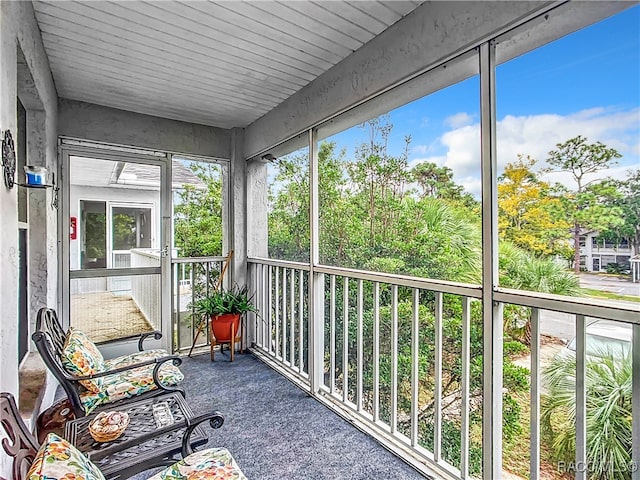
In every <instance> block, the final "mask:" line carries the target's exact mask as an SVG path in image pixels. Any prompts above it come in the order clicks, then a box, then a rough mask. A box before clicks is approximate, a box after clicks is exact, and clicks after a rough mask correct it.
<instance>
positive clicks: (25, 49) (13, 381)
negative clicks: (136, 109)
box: [0, 1, 58, 478]
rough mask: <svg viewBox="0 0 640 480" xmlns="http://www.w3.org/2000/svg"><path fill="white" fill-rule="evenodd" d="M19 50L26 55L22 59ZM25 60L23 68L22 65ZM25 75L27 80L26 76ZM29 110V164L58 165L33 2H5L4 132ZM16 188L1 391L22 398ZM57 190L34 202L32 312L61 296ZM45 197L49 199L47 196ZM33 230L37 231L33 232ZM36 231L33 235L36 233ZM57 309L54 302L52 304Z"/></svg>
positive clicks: (3, 240) (0, 338)
mask: <svg viewBox="0 0 640 480" xmlns="http://www.w3.org/2000/svg"><path fill="white" fill-rule="evenodd" d="M18 46H19V47H20V50H21V52H22V54H21V55H20V58H19V56H18ZM18 62H20V65H18ZM25 75H26V77H25ZM19 90H20V94H21V101H22V103H23V104H24V106H25V108H26V109H27V137H28V139H27V162H28V163H34V164H36V165H46V166H47V167H49V168H50V169H51V170H54V171H55V167H56V165H57V155H56V152H57V147H56V141H57V140H56V139H57V117H58V112H57V94H56V89H55V85H54V83H53V78H52V76H51V70H50V68H49V61H48V59H47V56H46V53H45V51H44V47H43V45H42V38H41V36H40V30H39V28H38V25H37V23H36V19H35V16H34V13H33V7H32V5H31V2H7V1H2V2H0V131H2V132H4V131H5V130H7V129H8V130H10V131H11V133H12V135H13V138H14V139H16V138H17V130H16V129H17V118H16V117H17V115H16V108H17V105H16V96H17V95H18V93H19ZM17 191H18V189H17V187H14V188H13V189H11V190H9V189H7V188H6V187H5V185H4V181H2V180H0V391H3V392H10V393H12V394H13V395H14V396H16V397H17V396H18V347H17V344H18V341H17V339H18V282H17V277H18V224H17V221H18V218H17ZM51 195H52V192H51V191H50V189H47V191H46V192H40V197H37V196H35V194H31V193H30V194H29V196H30V197H31V196H35V198H32V199H31V205H32V208H30V211H29V214H30V215H31V218H30V229H29V230H30V234H33V235H34V236H37V237H38V238H39V242H37V244H36V243H35V242H32V241H31V240H30V245H31V252H30V264H29V268H30V269H31V270H32V271H33V268H34V263H35V264H36V265H38V266H39V267H38V268H42V270H41V272H40V274H38V275H36V274H33V275H32V276H31V277H30V284H31V286H30V294H32V295H33V296H31V297H30V299H29V304H30V306H31V308H32V320H33V309H34V308H37V307H38V306H39V305H40V304H42V303H46V302H53V301H55V299H56V298H57V290H56V289H57V273H56V272H57V255H56V245H57V244H56V232H57V216H56V211H55V209H52V208H49V207H47V206H45V205H43V203H48V200H50V198H51V197H50V196H51ZM43 197H44V198H43ZM32 227H33V228H32ZM31 230H33V232H31ZM50 305H52V306H55V303H50ZM0 475H1V476H3V477H5V478H11V474H10V470H9V459H8V457H7V456H6V455H4V452H3V453H2V454H1V455H0Z"/></svg>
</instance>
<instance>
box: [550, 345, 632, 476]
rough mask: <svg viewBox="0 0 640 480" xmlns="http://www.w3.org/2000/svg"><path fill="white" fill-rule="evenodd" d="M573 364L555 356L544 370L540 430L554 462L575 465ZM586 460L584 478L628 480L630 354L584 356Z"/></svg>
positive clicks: (570, 358)
mask: <svg viewBox="0 0 640 480" xmlns="http://www.w3.org/2000/svg"><path fill="white" fill-rule="evenodd" d="M575 372H576V359H575V356H574V355H558V356H556V357H555V358H554V359H553V360H552V361H551V363H550V364H549V366H548V367H547V368H545V370H544V371H543V381H544V385H545V386H546V388H547V393H546V394H545V395H543V396H542V405H541V417H540V422H541V427H542V429H543V434H544V435H545V437H546V440H547V443H548V444H549V445H550V447H551V451H552V453H553V455H554V456H555V458H556V459H557V460H559V461H564V462H567V463H569V462H573V461H574V460H575V448H576V446H575V434H576V408H575V407H576V404H575V401H576V400H575V398H576V397H575V395H576V373H575ZM585 382H586V390H587V418H586V421H587V459H588V464H589V478H594V479H602V480H613V479H616V480H617V479H620V480H628V479H630V478H631V470H630V469H629V468H628V467H629V465H630V462H631V439H632V432H631V408H632V402H631V395H632V385H631V384H632V364H631V353H630V352H629V354H628V355H627V356H625V357H624V358H623V359H620V358H616V357H615V356H614V355H612V354H611V352H602V354H601V355H600V354H599V355H598V356H597V357H587V362H586V378H585Z"/></svg>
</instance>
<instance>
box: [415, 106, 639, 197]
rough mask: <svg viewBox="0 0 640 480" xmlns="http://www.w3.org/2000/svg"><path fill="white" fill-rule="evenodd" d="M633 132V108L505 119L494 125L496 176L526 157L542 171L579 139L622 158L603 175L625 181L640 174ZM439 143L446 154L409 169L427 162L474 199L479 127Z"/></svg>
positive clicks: (563, 178)
mask: <svg viewBox="0 0 640 480" xmlns="http://www.w3.org/2000/svg"><path fill="white" fill-rule="evenodd" d="M458 115H460V114H457V115H454V117H457V116H458ZM461 118H462V117H461ZM469 118H470V117H469ZM639 127H640V109H638V108H636V109H633V110H629V111H617V110H613V109H604V108H594V109H589V110H582V111H579V112H576V113H573V114H570V115H565V116H563V115H557V114H544V115H530V116H513V115H507V116H506V117H504V118H503V119H502V120H500V121H499V122H498V124H497V140H498V152H497V154H498V171H499V172H501V171H502V170H503V169H504V166H505V165H506V164H507V163H510V162H513V161H515V160H517V158H518V154H523V155H530V156H531V157H533V158H534V159H536V160H537V161H538V164H537V168H538V169H541V168H543V167H545V166H546V163H545V161H544V160H545V159H546V157H547V155H548V153H549V151H550V150H553V149H554V148H555V147H556V144H558V143H563V142H565V141H566V140H568V139H570V138H573V137H575V136H577V135H582V136H584V137H586V138H587V140H588V141H589V142H590V143H591V142H596V141H600V142H602V143H604V144H605V145H607V146H608V147H612V148H615V149H616V150H618V152H620V153H621V154H622V155H623V158H621V159H620V160H619V165H620V166H619V167H613V168H611V169H610V170H609V171H608V172H606V174H605V175H610V176H612V177H614V178H626V177H627V171H628V170H629V169H630V168H640V159H639V158H638V157H639V156H640V142H639V141H638V138H639V136H638V135H639ZM439 140H440V144H441V146H443V147H444V148H445V149H446V153H445V154H444V155H438V156H432V157H422V156H421V158H415V159H411V161H410V164H411V165H412V166H413V165H416V164H417V163H420V162H422V161H429V162H433V163H436V164H437V165H446V166H447V167H449V168H451V169H452V170H453V173H454V179H455V181H456V182H458V183H460V184H468V185H469V189H468V191H469V192H471V193H474V194H479V188H478V186H479V180H478V179H479V177H480V125H479V124H478V123H475V124H472V125H464V126H461V127H456V128H453V129H452V130H449V131H447V132H445V133H444V134H443V135H442V136H441V137H440V139H439ZM600 176H602V174H600ZM554 179H557V181H560V182H562V183H564V184H566V185H569V186H571V185H572V182H571V181H570V177H568V176H565V175H559V174H558V175H556V176H554Z"/></svg>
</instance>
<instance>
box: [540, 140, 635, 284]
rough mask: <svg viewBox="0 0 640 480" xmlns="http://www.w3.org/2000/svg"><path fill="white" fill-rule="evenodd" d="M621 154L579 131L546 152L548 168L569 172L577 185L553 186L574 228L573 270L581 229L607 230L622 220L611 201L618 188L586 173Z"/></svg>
mask: <svg viewBox="0 0 640 480" xmlns="http://www.w3.org/2000/svg"><path fill="white" fill-rule="evenodd" d="M620 157H621V155H620V154H619V153H618V152H617V151H616V150H615V149H613V148H607V146H606V145H604V144H603V143H601V142H596V143H591V144H589V143H587V139H586V138H585V137H583V136H581V135H578V136H577V137H574V138H571V139H569V140H567V141H566V142H564V143H559V144H557V145H556V149H555V150H552V151H550V152H549V157H548V158H547V162H548V163H549V165H551V166H552V169H550V170H549V171H556V172H568V173H570V174H571V177H572V178H573V180H574V181H575V184H576V188H575V189H574V190H572V191H571V190H567V189H566V188H565V187H562V186H560V185H557V186H556V190H557V194H558V196H559V198H560V199H561V202H562V208H563V211H564V212H565V216H566V218H567V220H568V222H569V223H570V224H571V226H572V229H573V239H574V242H573V243H574V262H573V263H574V270H575V272H576V273H578V272H579V268H580V245H579V236H580V234H581V233H582V232H583V231H588V230H607V229H609V228H612V227H615V226H617V225H620V224H621V223H622V220H621V216H622V211H621V209H620V208H619V207H618V206H616V205H615V204H614V202H612V199H615V198H616V197H617V196H618V195H619V192H618V190H617V188H616V186H615V183H613V182H612V181H611V180H610V179H608V178H605V179H604V180H594V181H588V179H587V176H588V175H590V174H595V173H598V172H600V171H602V170H605V169H607V168H608V167H610V166H613V165H615V164H616V161H615V159H617V158H620Z"/></svg>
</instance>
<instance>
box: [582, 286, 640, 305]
mask: <svg viewBox="0 0 640 480" xmlns="http://www.w3.org/2000/svg"><path fill="white" fill-rule="evenodd" d="M582 290H583V291H584V293H585V295H587V296H588V297H596V298H606V299H608V300H624V301H625V302H638V303H640V297H635V296H633V295H619V294H617V293H613V292H604V291H602V290H594V289H591V288H583V289H582Z"/></svg>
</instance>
